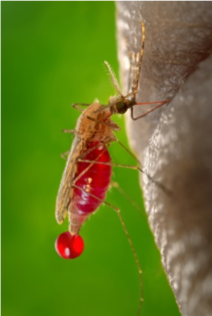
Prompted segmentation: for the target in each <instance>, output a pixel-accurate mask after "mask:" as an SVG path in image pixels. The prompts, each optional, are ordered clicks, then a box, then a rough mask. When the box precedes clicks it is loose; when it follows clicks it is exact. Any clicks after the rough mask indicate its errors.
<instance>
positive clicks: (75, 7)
mask: <svg viewBox="0 0 212 316" xmlns="http://www.w3.org/2000/svg"><path fill="white" fill-rule="evenodd" d="M1 9H2V11H1V14H2V135H3V137H2V184H3V189H2V315H3V316H12V315H14V316H19V315H20V316H25V315H26V316H29V315H30V316H31V315H36V316H37V315H41V316H43V315H51V316H54V315H60V316H65V315H73V316H78V315H92V316H95V315H96V316H97V315H98V316H99V315H101V316H104V315H105V316H108V315H110V316H113V315H114V316H115V315H116V316H117V315H122V316H124V315H126V316H127V315H136V311H137V307H138V302H139V279H138V271H137V267H136V264H135V261H134V258H133V255H132V252H131V249H130V246H129V244H128V241H127V239H126V236H125V234H124V231H123V229H122V226H121V224H120V222H119V219H118V216H117V214H116V213H115V211H114V210H112V209H110V208H109V207H107V206H101V208H100V209H99V211H98V212H96V214H95V215H92V216H91V218H90V219H89V220H88V221H87V222H86V224H85V225H84V226H83V228H82V230H81V235H82V236H83V238H84V241H85V251H84V253H83V255H82V256H81V257H79V258H77V259H75V260H72V261H69V260H64V259H62V258H60V257H59V256H58V255H57V254H56V252H55V250H54V243H55V239H56V238H57V236H58V235H59V234H60V233H62V232H64V231H66V230H67V229H68V223H67V220H66V221H65V223H64V224H63V225H62V226H59V225H58V224H57V223H56V221H55V217H54V212H55V200H56V195H57V190H58V187H59V183H60V179H61V176H62V172H63V169H64V166H65V161H64V160H63V159H62V158H61V157H60V154H61V153H63V152H65V151H67V150H68V149H69V148H70V145H71V139H70V135H66V134H63V133H61V130H62V129H63V128H69V129H71V128H74V127H75V124H76V120H77V118H78V116H79V112H78V111H76V110H75V109H73V108H72V107H71V106H70V105H71V104H72V103H74V102H86V103H91V102H92V101H93V100H94V99H95V98H98V99H99V100H100V102H101V103H103V104H105V103H107V101H108V98H109V96H110V95H113V94H114V89H113V87H112V85H111V84H110V81H109V78H108V75H107V72H106V69H105V67H104V66H103V61H104V60H107V61H108V62H109V63H110V64H111V66H112V67H113V69H114V70H115V72H116V73H118V61H117V51H116V33H115V4H114V3H113V2H95V3H94V2H79V3H78V2H2V3H1ZM147 40H148V39H147ZM115 120H116V122H118V124H119V125H120V126H121V127H122V131H121V132H119V133H118V134H117V137H118V138H119V139H120V140H121V141H122V142H123V143H125V144H127V141H126V136H125V134H124V124H123V117H121V118H119V117H116V118H115ZM111 156H112V157H113V161H115V162H117V163H121V164H128V165H132V164H135V162H134V161H133V159H131V157H130V156H129V155H128V154H127V153H126V152H124V151H123V150H122V149H121V148H120V147H119V145H118V144H112V145H111ZM138 176H139V175H138V172H136V171H133V170H123V169H122V170H121V169H118V168H114V172H113V179H114V180H115V181H117V182H118V183H119V184H120V186H121V188H122V189H124V190H125V191H127V192H128V194H129V196H130V197H131V198H132V199H133V200H135V201H136V202H137V203H138V204H140V205H141V211H140V212H137V211H136V209H135V207H134V206H133V205H132V204H131V203H130V202H129V201H128V200H127V199H126V198H125V196H123V195H121V194H120V193H119V192H118V191H117V190H116V189H111V190H110V192H109V193H108V195H107V201H108V202H110V203H112V204H114V205H115V206H117V207H119V208H120V209H121V211H122V214H123V217H124V220H125V222H126V225H127V227H128V229H129V232H130V235H131V237H132V240H133V244H134V246H135V248H136V251H137V253H138V257H139V260H140V262H141V265H142V269H143V284H144V300H145V301H144V305H143V309H142V313H141V314H142V315H146V316H147V315H163V316H164V315H172V316H174V315H179V312H178V309H177V306H176V303H175V300H174V296H173V294H172V292H171V289H170V287H169V285H168V282H167V279H166V276H165V274H164V272H163V269H162V267H161V264H160V255H159V252H158V250H157V248H156V246H155V244H154V241H153V237H152V234H151V232H150V230H149V228H148V224H147V219H146V216H145V212H144V208H143V204H142V201H141V199H140V196H141V192H140V189H139V185H138Z"/></svg>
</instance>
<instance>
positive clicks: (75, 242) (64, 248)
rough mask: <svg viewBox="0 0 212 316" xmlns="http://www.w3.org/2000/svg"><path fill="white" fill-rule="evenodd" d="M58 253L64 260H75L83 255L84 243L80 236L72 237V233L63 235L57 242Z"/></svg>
mask: <svg viewBox="0 0 212 316" xmlns="http://www.w3.org/2000/svg"><path fill="white" fill-rule="evenodd" d="M55 249H56V251H57V253H58V254H59V255H60V256H61V257H62V258H64V259H74V258H77V257H79V256H80V255H81V253H82V252H83V249H84V242H83V239H82V237H81V236H80V235H73V236H72V235H71V234H70V232H65V233H62V234H61V235H60V236H59V237H58V238H57V239H56V242H55Z"/></svg>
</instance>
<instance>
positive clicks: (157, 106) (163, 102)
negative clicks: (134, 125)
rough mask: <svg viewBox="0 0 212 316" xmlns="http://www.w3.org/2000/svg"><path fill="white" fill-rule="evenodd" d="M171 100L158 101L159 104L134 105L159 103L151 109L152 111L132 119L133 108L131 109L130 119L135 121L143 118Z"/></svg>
mask: <svg viewBox="0 0 212 316" xmlns="http://www.w3.org/2000/svg"><path fill="white" fill-rule="evenodd" d="M170 101H171V100H170V99H169V100H166V101H159V102H146V103H136V105H144V104H155V103H159V104H158V105H156V106H155V107H153V108H152V109H150V110H148V111H146V112H145V113H143V114H141V115H139V116H137V117H134V116H133V113H134V112H133V107H131V118H132V119H133V120H134V121H136V120H138V119H140V118H142V117H144V116H146V115H147V114H149V113H151V112H152V111H154V110H156V109H158V108H159V107H161V106H162V105H164V104H166V103H169V102H170Z"/></svg>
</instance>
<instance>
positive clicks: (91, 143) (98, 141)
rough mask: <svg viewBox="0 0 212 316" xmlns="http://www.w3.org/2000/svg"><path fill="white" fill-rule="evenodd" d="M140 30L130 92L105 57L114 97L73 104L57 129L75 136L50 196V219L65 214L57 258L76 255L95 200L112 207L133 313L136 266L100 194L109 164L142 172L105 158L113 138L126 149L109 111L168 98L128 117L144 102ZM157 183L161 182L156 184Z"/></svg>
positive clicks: (60, 219) (105, 184) (106, 185)
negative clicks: (127, 263) (70, 123)
mask: <svg viewBox="0 0 212 316" xmlns="http://www.w3.org/2000/svg"><path fill="white" fill-rule="evenodd" d="M142 30H143V37H142V48H141V52H140V57H138V55H132V56H134V57H133V58H132V64H131V73H132V75H130V78H132V91H131V92H130V93H128V94H127V95H126V96H123V95H122V93H121V89H120V87H119V85H118V81H117V80H116V78H115V75H114V73H113V71H112V69H111V67H110V66H109V64H108V63H107V62H105V64H106V66H107V68H108V70H109V73H110V75H111V80H112V82H113V84H114V86H115V88H116V90H117V91H118V93H119V96H115V97H111V98H110V100H109V104H108V105H106V106H103V105H100V104H99V102H98V101H95V102H94V103H92V104H83V103H75V104H73V107H74V108H76V109H78V110H79V111H81V112H82V114H81V115H80V117H79V119H78V121H77V124H76V128H75V129H74V130H63V131H64V132H66V133H71V134H74V135H75V137H74V141H73V143H72V146H71V150H70V152H69V153H68V158H67V163H66V167H65V170H64V173H63V176H62V180H61V184H60V187H59V192H58V195H57V200H56V220H57V222H58V224H61V223H62V222H63V221H64V220H65V218H66V216H67V214H68V219H69V230H68V231H67V232H65V233H62V234H61V235H60V236H59V237H58V238H57V240H56V243H55V247H56V250H57V252H58V254H59V255H60V256H61V257H63V258H65V259H74V258H76V257H78V256H80V255H81V253H82V252H83V249H84V242H83V239H82V237H81V236H80V235H79V233H80V229H81V227H82V225H83V223H84V222H85V221H86V220H87V218H88V217H89V216H90V215H91V214H92V213H94V212H95V211H96V210H97V209H98V207H99V206H100V205H101V204H106V205H108V206H110V207H111V208H113V209H114V210H115V211H116V212H117V214H118V216H119V219H120V222H121V224H122V226H123V229H124V232H125V234H126V236H127V239H128V241H129V243H130V246H131V249H132V252H133V255H134V258H135V262H136V264H137V268H138V273H139V280H140V301H139V308H138V313H137V315H140V311H141V307H142V302H143V282H142V270H141V266H140V263H139V260H138V256H137V253H136V251H135V248H134V246H133V243H132V240H131V238H130V235H129V233H128V230H127V228H126V225H125V223H124V220H123V218H122V215H121V212H120V209H119V208H117V207H115V206H113V205H111V204H110V203H108V202H106V201H105V197H106V193H107V191H108V189H109V186H110V183H111V175H112V167H113V166H116V167H125V168H129V169H136V170H138V171H140V172H143V173H144V171H143V170H142V169H141V168H140V167H139V166H125V165H121V164H114V163H112V162H111V157H110V154H109V151H108V147H109V146H110V144H111V143H112V142H118V143H119V144H120V145H121V146H122V147H124V149H126V148H125V146H123V145H122V144H121V143H120V142H119V141H118V139H117V138H116V136H115V135H114V132H117V131H119V130H120V128H119V126H118V125H117V124H116V123H115V122H113V121H112V120H111V116H112V115H113V114H115V113H120V114H123V113H125V112H126V111H127V110H128V109H130V110H131V116H132V118H133V119H134V120H136V119H138V118H141V117H143V116H145V115H147V114H148V113H150V112H152V111H154V110H156V109H157V108H159V107H160V106H162V105H163V104H165V103H168V102H169V101H170V100H166V101H159V102H148V103H145V104H156V103H157V106H155V107H154V108H152V109H151V110H149V111H147V112H146V113H144V114H143V115H141V116H139V117H137V118H135V117H134V116H133V107H134V106H135V105H141V104H144V103H137V102H136V94H137V90H138V83H139V77H140V71H141V63H142V58H143V51H144V43H145V27H144V23H143V22H142ZM136 56H137V57H136ZM130 81H131V79H130ZM79 105H81V106H87V108H86V109H85V110H84V111H83V110H82V108H81V107H79ZM126 150H127V149H126ZM127 151H128V150H127ZM128 152H129V151H128ZM138 162H139V161H138ZM147 176H148V175H147ZM148 177H149V178H150V179H151V180H152V181H153V182H155V183H157V182H156V181H155V180H154V179H152V178H151V177H150V176H148ZM158 185H159V186H161V187H162V185H160V184H158Z"/></svg>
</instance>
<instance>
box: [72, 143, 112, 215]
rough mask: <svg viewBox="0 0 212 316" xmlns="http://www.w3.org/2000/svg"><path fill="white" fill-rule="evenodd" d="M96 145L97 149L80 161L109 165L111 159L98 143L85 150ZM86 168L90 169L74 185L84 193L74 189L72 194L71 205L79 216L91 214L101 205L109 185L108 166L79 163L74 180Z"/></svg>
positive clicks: (109, 173)
mask: <svg viewBox="0 0 212 316" xmlns="http://www.w3.org/2000/svg"><path fill="white" fill-rule="evenodd" d="M98 144H99V146H98V147H97V148H95V149H94V150H93V151H91V152H90V153H88V154H86V155H85V156H84V157H83V158H82V159H86V160H89V161H95V162H106V163H110V162H111V159H110V154H109V152H108V150H107V147H106V146H105V145H103V144H101V143H100V142H99V143H98V142H93V143H90V144H89V146H88V149H87V150H89V149H91V148H93V147H95V146H96V145H98ZM87 150H86V151H87ZM88 166H90V168H89V169H88V170H87V171H86V173H85V174H83V175H82V176H81V177H80V178H79V179H78V180H77V182H76V183H75V185H76V186H78V187H80V188H82V189H83V190H84V191H81V190H79V189H77V188H74V194H73V200H74V201H73V203H74V204H75V206H76V208H77V209H78V211H79V213H81V214H83V213H84V214H85V213H86V214H89V213H92V212H94V211H95V210H96V209H97V208H98V207H99V206H100V205H101V204H102V201H104V199H105V195H106V193H107V190H108V187H109V185H110V179H111V173H112V168H111V166H110V165H103V164H97V163H93V164H92V163H91V162H79V163H78V166H77V173H76V175H75V178H76V177H77V176H79V175H80V174H81V173H82V172H83V171H84V170H85V169H86V168H87V167H88ZM85 191H86V192H85ZM89 193H90V194H93V195H94V196H96V197H98V198H99V199H100V200H101V201H99V200H97V199H96V198H95V197H93V196H91V195H90V194H89Z"/></svg>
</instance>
